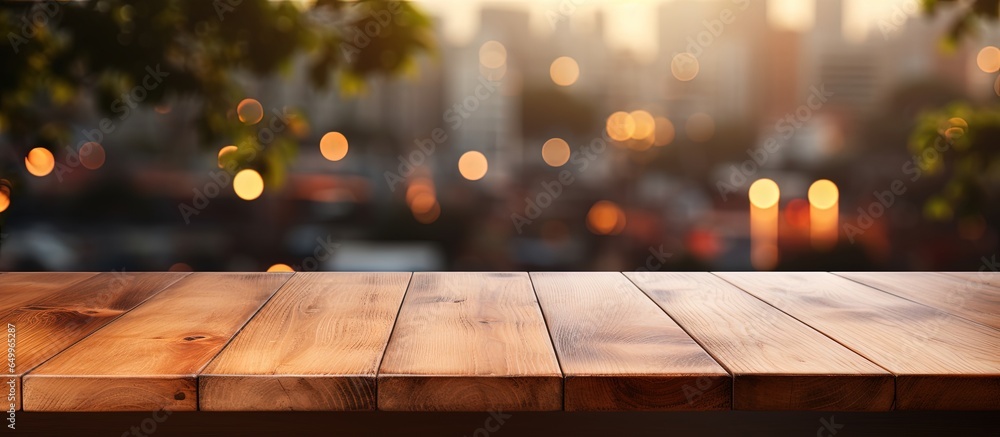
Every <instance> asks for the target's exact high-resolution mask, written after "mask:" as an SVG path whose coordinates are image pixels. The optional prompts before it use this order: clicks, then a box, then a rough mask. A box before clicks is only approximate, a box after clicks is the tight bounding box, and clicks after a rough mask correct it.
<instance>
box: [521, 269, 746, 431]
mask: <svg viewBox="0 0 1000 437" xmlns="http://www.w3.org/2000/svg"><path fill="white" fill-rule="evenodd" d="M531 280H532V282H533V284H534V286H535V293H536V294H537V295H538V302H539V304H540V305H541V307H542V313H543V314H544V315H545V320H546V322H548V328H549V333H550V334H551V337H552V342H553V343H554V345H555V350H556V353H557V355H558V357H559V364H560V365H561V366H562V371H563V374H564V375H565V378H566V382H565V387H564V389H563V390H564V399H565V409H566V411H629V410H633V411H669V410H728V409H730V408H732V380H731V379H730V377H729V374H728V373H727V372H726V371H725V369H723V368H722V367H721V366H719V364H718V363H716V362H715V360H713V359H712V357H710V356H709V355H708V354H707V353H706V352H705V351H704V350H703V349H702V348H701V347H700V346H698V344H697V343H695V341H694V340H692V339H691V337H689V336H688V335H687V334H686V333H684V330H683V329H681V328H680V327H679V326H677V324H676V323H674V321H673V320H671V319H670V317H669V316H667V315H666V314H664V312H663V311H662V310H660V308H659V307H657V306H656V304H654V303H653V302H652V301H650V300H649V298H648V297H646V296H645V295H643V294H642V292H641V291H639V289H637V288H636V287H635V285H633V284H632V283H631V282H629V280H628V279H627V278H625V276H622V274H621V273H616V272H615V273H532V274H531ZM699 387H702V388H704V390H702V389H700V388H699Z"/></svg>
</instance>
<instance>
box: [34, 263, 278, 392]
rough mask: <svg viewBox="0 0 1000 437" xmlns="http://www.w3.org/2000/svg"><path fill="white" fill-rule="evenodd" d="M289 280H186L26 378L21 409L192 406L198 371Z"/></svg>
mask: <svg viewBox="0 0 1000 437" xmlns="http://www.w3.org/2000/svg"><path fill="white" fill-rule="evenodd" d="M289 277H290V274H280V273H240V274H235V273H233V274H230V273H194V274H192V275H190V276H187V277H185V278H184V279H182V280H180V281H178V282H177V283H175V284H174V285H172V286H170V287H169V288H167V289H166V290H164V291H162V292H160V293H159V294H157V295H156V296H155V297H153V298H152V299H150V300H148V301H147V302H146V303H144V304H143V305H140V306H139V307H138V308H136V309H134V310H132V311H130V312H128V313H126V314H125V315H123V316H122V317H120V318H118V319H117V320H115V321H114V322H113V323H110V324H109V325H107V326H105V327H104V328H103V329H101V330H100V331H97V332H95V333H94V334H92V335H90V336H89V337H87V338H85V339H83V340H81V341H80V342H78V343H76V344H75V345H73V346H72V347H70V348H69V349H66V350H65V351H63V352H62V353H60V354H59V355H56V356H55V357H54V358H52V359H51V360H49V361H48V362H46V363H45V364H42V365H41V366H39V367H38V368H37V369H35V370H34V371H32V372H30V373H28V374H27V375H25V376H24V410H25V411H156V410H159V409H161V408H162V409H166V410H176V411H181V410H189V411H190V410H195V409H196V408H197V396H196V390H197V387H196V384H195V382H196V375H197V373H198V372H200V371H201V370H202V369H203V368H204V367H205V365H206V364H208V362H209V361H210V360H211V359H212V358H213V357H214V356H215V355H216V354H217V353H218V352H219V351H220V350H221V349H222V348H223V346H225V345H226V343H227V342H228V341H229V340H230V339H231V338H232V337H233V335H234V334H236V332H237V331H238V330H239V329H240V328H241V327H242V326H243V325H244V324H245V323H246V322H247V321H248V320H249V319H250V317H251V316H253V315H254V313H256V312H257V310H258V309H260V307H261V306H262V305H263V304H264V303H265V302H266V301H267V299H268V298H270V297H271V295H273V294H274V292H275V291H276V290H277V289H278V287H280V286H281V285H282V284H284V283H285V281H287V280H288V278H289Z"/></svg>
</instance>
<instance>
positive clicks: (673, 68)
mask: <svg viewBox="0 0 1000 437" xmlns="http://www.w3.org/2000/svg"><path fill="white" fill-rule="evenodd" d="M700 69H701V66H700V65H699V64H698V58H696V57H695V56H694V55H692V54H690V53H687V52H684V53H678V54H677V55H676V56H674V58H673V59H672V60H671V61H670V72H671V73H673V75H674V77H675V78H677V80H679V81H681V82H687V81H690V80H693V79H694V78H695V77H698V71H699V70H700Z"/></svg>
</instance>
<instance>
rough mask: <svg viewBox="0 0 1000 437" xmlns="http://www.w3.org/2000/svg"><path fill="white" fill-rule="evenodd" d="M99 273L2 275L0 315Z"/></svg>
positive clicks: (0, 282) (0, 283)
mask: <svg viewBox="0 0 1000 437" xmlns="http://www.w3.org/2000/svg"><path fill="white" fill-rule="evenodd" d="M96 275H97V273H85V272H80V273H76V272H74V273H27V272H14V273H7V274H5V275H2V276H0V317H6V314H7V312H9V311H13V310H15V309H17V308H20V307H22V306H25V305H30V304H31V302H34V301H37V300H40V299H45V298H46V297H48V296H51V295H53V294H56V293H59V292H60V291H61V290H63V289H65V288H66V287H69V286H70V285H73V284H75V283H77V282H80V281H82V280H84V279H87V278H90V277H93V276H96Z"/></svg>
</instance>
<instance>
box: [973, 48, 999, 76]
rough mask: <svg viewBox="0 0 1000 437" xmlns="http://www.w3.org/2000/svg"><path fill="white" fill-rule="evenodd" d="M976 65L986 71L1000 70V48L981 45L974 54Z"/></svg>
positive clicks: (994, 71)
mask: <svg viewBox="0 0 1000 437" xmlns="http://www.w3.org/2000/svg"><path fill="white" fill-rule="evenodd" d="M976 65H978V66H979V69H980V70H983V71H984V72H986V73H996V72H997V71H1000V49H998V48H996V47H994V46H986V47H983V49H982V50H980V51H979V55H977V56H976Z"/></svg>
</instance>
